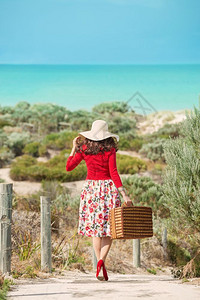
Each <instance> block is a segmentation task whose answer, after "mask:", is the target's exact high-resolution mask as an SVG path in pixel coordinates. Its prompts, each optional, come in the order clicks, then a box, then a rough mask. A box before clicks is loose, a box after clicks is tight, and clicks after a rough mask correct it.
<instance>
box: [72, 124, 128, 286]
mask: <svg viewBox="0 0 200 300" xmlns="http://www.w3.org/2000/svg"><path fill="white" fill-rule="evenodd" d="M118 141H119V136H118V135H116V134H113V133H111V132H109V131H108V125H107V123H106V121H103V120H96V121H94V122H93V123H92V128H91V130H89V131H84V132H80V133H79V135H78V136H77V137H76V138H75V139H74V140H73V148H72V151H71V154H70V156H69V157H68V159H67V163H66V170H67V171H72V170H73V169H74V168H75V167H76V166H77V165H78V164H79V163H80V162H81V161H82V160H85V162H86V166H87V177H86V180H85V182H84V184H83V188H82V191H81V197H80V207H79V225H78V234H80V235H86V236H89V237H92V238H93V247H94V251H95V254H96V257H97V260H98V263H97V272H96V277H97V279H99V280H108V275H107V271H106V268H105V260H106V257H107V255H108V252H109V250H110V247H111V243H112V240H111V232H110V221H109V211H110V209H112V208H114V207H119V206H121V201H120V194H119V192H121V194H122V196H123V199H124V201H125V202H126V204H127V205H128V206H129V205H131V204H132V202H131V199H130V198H129V197H128V196H127V194H126V192H125V190H124V188H123V184H122V182H121V179H120V176H119V174H118V171H117V165H116V152H117V150H118V148H117V142H118ZM101 273H103V274H101ZM102 275H103V276H102Z"/></svg>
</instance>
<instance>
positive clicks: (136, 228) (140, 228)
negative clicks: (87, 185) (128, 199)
mask: <svg viewBox="0 0 200 300" xmlns="http://www.w3.org/2000/svg"><path fill="white" fill-rule="evenodd" d="M109 217H110V229H111V239H142V238H147V237H152V236H153V222H152V209H151V207H145V206H129V207H128V206H124V205H122V207H117V208H113V209H111V210H110V215H109Z"/></svg>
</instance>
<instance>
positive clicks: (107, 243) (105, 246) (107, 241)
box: [100, 236, 112, 262]
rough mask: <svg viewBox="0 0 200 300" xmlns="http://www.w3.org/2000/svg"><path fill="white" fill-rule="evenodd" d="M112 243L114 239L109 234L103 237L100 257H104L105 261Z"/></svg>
mask: <svg viewBox="0 0 200 300" xmlns="http://www.w3.org/2000/svg"><path fill="white" fill-rule="evenodd" d="M111 244H112V240H111V238H110V237H109V236H106V237H102V241H101V253H100V259H102V260H103V261H104V262H105V260H106V257H107V255H108V252H109V250H110V247H111Z"/></svg>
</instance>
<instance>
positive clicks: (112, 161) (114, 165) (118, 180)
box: [108, 148, 123, 188]
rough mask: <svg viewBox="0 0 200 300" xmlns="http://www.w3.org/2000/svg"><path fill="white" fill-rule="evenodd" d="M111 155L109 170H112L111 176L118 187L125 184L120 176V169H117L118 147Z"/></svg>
mask: <svg viewBox="0 0 200 300" xmlns="http://www.w3.org/2000/svg"><path fill="white" fill-rule="evenodd" d="M111 151H112V153H111V155H109V161H108V164H109V171H110V176H111V178H112V180H113V182H114V184H115V185H116V187H117V188H119V187H121V186H123V184H122V181H121V178H120V176H119V173H118V170H117V163H116V149H115V148H113V149H112V150H111Z"/></svg>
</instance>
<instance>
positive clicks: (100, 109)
mask: <svg viewBox="0 0 200 300" xmlns="http://www.w3.org/2000/svg"><path fill="white" fill-rule="evenodd" d="M129 110H130V106H129V105H128V104H127V102H123V101H113V102H103V103H100V104H98V105H95V106H93V108H92V111H93V112H96V113H99V114H106V113H109V114H110V113H113V112H120V113H126V112H128V111H129Z"/></svg>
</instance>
